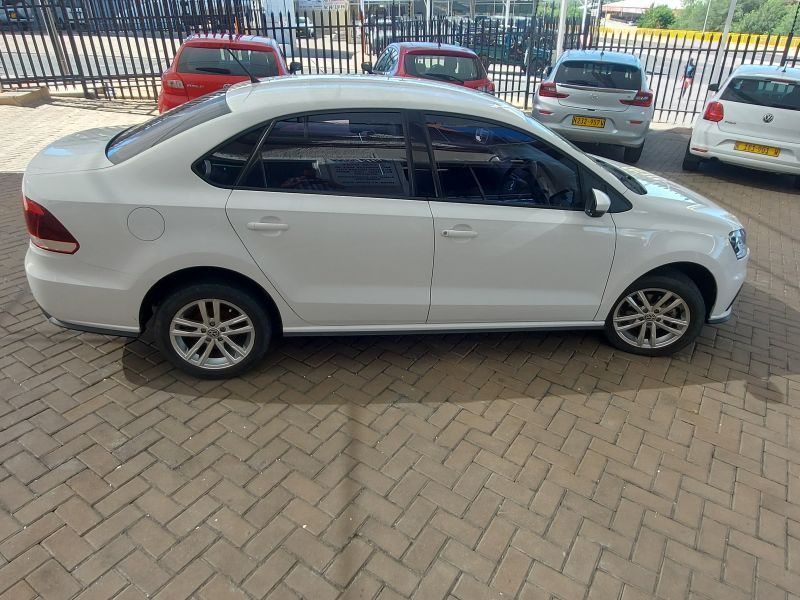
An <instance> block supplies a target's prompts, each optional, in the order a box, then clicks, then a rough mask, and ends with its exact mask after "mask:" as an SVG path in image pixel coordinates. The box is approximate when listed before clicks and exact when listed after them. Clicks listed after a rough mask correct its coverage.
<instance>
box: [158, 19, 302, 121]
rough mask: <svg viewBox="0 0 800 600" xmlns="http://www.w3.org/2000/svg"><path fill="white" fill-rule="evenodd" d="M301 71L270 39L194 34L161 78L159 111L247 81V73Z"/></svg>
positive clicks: (273, 73)
mask: <svg viewBox="0 0 800 600" xmlns="http://www.w3.org/2000/svg"><path fill="white" fill-rule="evenodd" d="M234 57H235V58H234ZM301 68H302V67H301V65H300V63H292V64H291V66H287V65H286V60H285V59H284V58H283V53H282V52H281V49H280V47H279V46H278V44H277V43H276V42H275V40H273V39H270V38H265V37H258V36H255V35H227V34H219V33H218V34H208V35H192V36H189V37H188V38H186V40H185V41H184V42H183V44H182V45H181V47H180V48H178V53H177V54H176V55H175V59H174V60H173V61H172V64H171V65H170V67H169V68H168V69H167V70H166V71H164V73H163V74H162V75H161V93H160V94H159V95H158V112H160V113H162V112H164V111H166V110H169V109H171V108H175V107H176V106H179V105H181V104H183V103H184V102H188V101H189V100H194V99H195V98H198V97H200V96H203V95H205V94H208V93H209V92H213V91H216V90H219V89H221V88H224V87H227V86H230V85H232V84H234V83H239V82H240V81H247V80H248V79H249V76H248V74H247V71H249V72H250V73H251V74H252V75H253V76H254V77H277V76H281V75H290V74H292V73H296V72H298V71H300V70H301ZM245 69H246V70H245Z"/></svg>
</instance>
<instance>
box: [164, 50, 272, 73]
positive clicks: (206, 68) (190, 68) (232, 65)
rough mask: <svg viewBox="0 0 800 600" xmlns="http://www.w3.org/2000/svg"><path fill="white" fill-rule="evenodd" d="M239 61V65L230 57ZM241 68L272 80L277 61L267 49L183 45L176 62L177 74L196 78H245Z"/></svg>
mask: <svg viewBox="0 0 800 600" xmlns="http://www.w3.org/2000/svg"><path fill="white" fill-rule="evenodd" d="M231 52H233V54H234V55H235V56H236V58H237V59H238V60H239V62H241V63H242V64H241V65H240V64H239V63H238V62H236V60H234V58H233V56H231ZM242 65H244V67H245V68H246V69H247V71H250V73H252V74H253V75H254V76H255V77H274V76H276V75H278V60H277V57H276V56H275V53H274V52H273V51H272V50H270V49H266V48H265V49H264V50H242V49H237V48H231V49H230V51H229V50H228V48H200V47H194V46H186V47H185V48H184V49H183V50H182V51H181V57H180V59H179V61H178V73H194V74H199V75H227V76H233V77H247V72H246V71H245V70H244V69H243V68H242Z"/></svg>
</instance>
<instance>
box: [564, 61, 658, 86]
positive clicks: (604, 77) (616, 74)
mask: <svg viewBox="0 0 800 600" xmlns="http://www.w3.org/2000/svg"><path fill="white" fill-rule="evenodd" d="M555 82H556V83H563V84H567V85H579V86H585V87H596V88H606V89H618V90H640V89H642V72H641V71H640V70H639V68H638V67H635V66H632V65H623V64H619V63H613V62H600V61H593V60H566V61H564V62H563V63H561V65H559V67H558V71H557V72H556V76H555Z"/></svg>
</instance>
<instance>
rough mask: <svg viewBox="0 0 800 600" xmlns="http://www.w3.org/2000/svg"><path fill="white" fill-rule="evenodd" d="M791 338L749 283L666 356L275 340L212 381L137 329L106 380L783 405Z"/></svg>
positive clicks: (434, 397) (535, 340) (426, 398)
mask: <svg viewBox="0 0 800 600" xmlns="http://www.w3.org/2000/svg"><path fill="white" fill-rule="evenodd" d="M797 339H800V313H798V312H797V311H796V310H794V309H793V308H791V307H789V306H787V305H785V304H783V303H782V302H780V301H779V300H778V299H777V298H774V297H771V296H769V295H768V294H767V293H765V292H764V291H762V290H759V289H758V288H756V287H754V286H753V285H751V284H749V283H746V284H745V286H744V288H743V290H742V293H741V294H740V297H739V299H738V300H737V304H736V306H735V316H734V317H733V318H732V319H731V320H730V321H729V322H727V323H724V324H722V325H719V326H714V327H712V326H706V327H705V328H704V329H703V331H702V333H701V336H700V337H699V338H698V340H697V341H696V342H695V343H694V344H692V345H691V346H689V347H688V348H686V349H684V350H683V351H681V352H679V353H677V354H676V355H674V356H672V357H666V358H648V357H641V356H636V355H632V354H628V353H624V352H620V351H617V350H615V349H613V348H612V347H610V346H609V345H608V344H606V342H605V340H604V339H603V335H602V332H598V331H574V332H514V333H469V334H430V335H409V336H399V335H395V336H339V337H307V338H281V339H277V340H273V343H272V345H271V348H270V351H269V353H268V354H267V356H266V357H265V359H264V360H263V361H262V362H261V364H259V365H257V366H256V367H255V368H254V369H253V370H252V371H251V372H250V373H248V374H246V375H244V376H242V377H240V378H236V379H231V380H227V381H224V380H223V381H213V380H211V381H209V380H198V379H195V378H193V377H191V376H188V375H185V374H184V373H182V372H180V371H178V370H177V369H174V368H172V367H171V366H170V365H169V364H168V363H166V362H165V361H164V360H162V359H161V357H160V355H159V354H158V352H157V351H156V349H155V347H154V345H153V344H152V341H151V338H150V336H149V335H148V334H146V335H145V336H144V337H143V338H140V339H139V340H136V341H133V342H130V343H127V344H126V345H125V346H124V348H123V349H122V355H121V366H122V372H121V373H118V374H117V375H115V377H116V378H119V379H120V381H121V382H122V383H123V384H124V385H126V386H128V387H131V388H138V389H137V391H136V393H137V395H142V394H143V393H144V392H145V390H146V389H147V388H149V389H151V390H152V392H157V391H161V392H168V393H173V394H177V395H179V396H185V397H187V399H190V398H191V397H192V396H195V397H203V398H204V399H211V398H217V399H238V400H245V401H250V402H255V403H285V404H297V405H304V406H305V405H309V404H347V403H354V404H357V405H361V406H366V405H368V404H372V403H379V404H387V403H388V404H393V403H398V402H400V403H408V402H411V403H413V402H421V403H431V402H436V403H441V402H456V403H466V402H476V401H478V402H482V401H493V400H496V399H506V400H510V401H512V402H516V403H522V404H537V403H538V402H539V401H541V400H542V399H543V398H545V397H548V396H560V397H562V398H570V399H572V400H577V401H578V402H579V403H581V404H583V403H585V402H587V401H588V399H590V398H591V397H593V396H596V395H598V394H600V395H602V396H604V397H605V396H608V395H611V397H619V398H624V399H627V400H629V401H634V400H636V398H637V397H638V395H639V394H640V393H641V392H644V391H653V392H656V393H657V394H658V396H659V397H661V396H663V395H666V396H669V397H670V398H672V400H669V401H670V402H678V400H677V398H678V397H679V396H680V395H681V394H682V390H686V388H687V386H700V387H704V388H705V387H708V388H711V389H717V390H719V391H720V392H722V391H724V392H725V393H727V394H734V395H735V394H736V393H737V390H738V393H739V394H740V395H741V398H742V402H745V401H747V402H750V403H751V404H752V403H754V402H760V403H773V402H777V403H786V402H788V395H789V389H788V385H789V383H788V382H789V380H790V379H794V378H795V377H794V376H795V375H797V374H798V373H800V371H798V367H800V344H798V343H797V342H796V340H797ZM732 390H733V391H732ZM661 392H663V394H662V393H661ZM680 403H681V404H685V403H683V402H682V401H681V402H680Z"/></svg>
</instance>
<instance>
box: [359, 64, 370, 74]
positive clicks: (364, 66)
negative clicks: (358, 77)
mask: <svg viewBox="0 0 800 600" xmlns="http://www.w3.org/2000/svg"><path fill="white" fill-rule="evenodd" d="M361 70H362V71H364V73H372V63H368V62H362V63H361Z"/></svg>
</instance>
